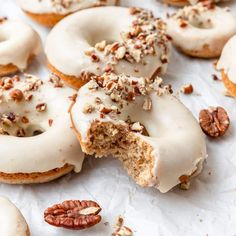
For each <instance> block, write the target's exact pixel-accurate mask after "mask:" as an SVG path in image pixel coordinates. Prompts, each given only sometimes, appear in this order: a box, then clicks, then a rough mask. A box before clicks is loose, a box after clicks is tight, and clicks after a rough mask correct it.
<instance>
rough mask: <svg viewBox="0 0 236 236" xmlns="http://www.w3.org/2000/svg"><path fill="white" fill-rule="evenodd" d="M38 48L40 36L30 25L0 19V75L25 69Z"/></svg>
mask: <svg viewBox="0 0 236 236" xmlns="http://www.w3.org/2000/svg"><path fill="white" fill-rule="evenodd" d="M40 49H41V40H40V37H39V35H38V34H37V33H36V31H34V30H33V29H32V28H31V27H30V26H28V25H26V24H25V23H23V22H20V21H11V20H7V19H6V18H1V19H0V76H4V75H8V74H11V73H15V72H17V71H19V70H21V71H23V70H25V69H26V68H27V66H28V65H29V63H30V62H31V60H32V58H33V57H34V56H35V55H38V54H39V52H40Z"/></svg>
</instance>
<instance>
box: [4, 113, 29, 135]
mask: <svg viewBox="0 0 236 236" xmlns="http://www.w3.org/2000/svg"><path fill="white" fill-rule="evenodd" d="M28 123H29V119H28V118H27V117H26V116H20V115H19V114H17V113H15V112H9V113H4V114H0V134H1V135H13V136H16V137H25V136H26V133H25V129H24V128H23V126H24V125H25V124H28Z"/></svg>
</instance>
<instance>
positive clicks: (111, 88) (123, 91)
mask: <svg viewBox="0 0 236 236" xmlns="http://www.w3.org/2000/svg"><path fill="white" fill-rule="evenodd" d="M89 89H90V90H91V91H94V92H96V91H98V90H102V91H104V92H105V94H106V95H108V96H109V97H110V100H111V103H110V104H109V105H107V103H106V102H104V101H103V100H102V98H101V97H96V98H95V101H94V102H93V103H92V104H86V105H85V107H84V108H83V112H84V113H85V114H89V113H93V112H95V111H99V112H100V118H105V117H106V115H109V116H110V117H113V118H116V115H119V114H121V110H122V109H123V108H124V106H126V105H127V104H128V103H130V102H134V101H135V100H136V98H137V97H139V96H142V97H143V99H144V102H143V104H142V109H143V110H145V111H150V110H151V109H152V100H151V98H150V92H151V91H154V92H156V94H157V96H161V95H163V94H166V93H170V92H171V88H170V87H169V86H163V85H162V80H161V79H154V80H150V79H147V78H139V79H137V78H133V77H129V76H125V75H115V74H110V73H109V74H104V75H103V76H100V77H93V80H91V81H90V82H89ZM130 127H131V130H135V131H141V130H142V129H143V128H142V127H141V125H138V124H132V125H131V126H130Z"/></svg>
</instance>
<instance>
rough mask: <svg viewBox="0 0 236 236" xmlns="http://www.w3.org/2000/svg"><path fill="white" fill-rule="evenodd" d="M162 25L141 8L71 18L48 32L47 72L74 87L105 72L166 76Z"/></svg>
mask: <svg viewBox="0 0 236 236" xmlns="http://www.w3.org/2000/svg"><path fill="white" fill-rule="evenodd" d="M165 28H166V25H165V23H164V22H163V21H162V20H161V19H156V18H154V17H153V15H152V13H151V12H150V11H147V10H143V9H140V8H124V7H100V8H92V9H86V10H83V11H80V12H77V13H75V14H72V15H70V16H68V17H67V18H65V19H64V20H62V21H61V22H60V23H58V24H57V25H56V26H55V27H54V28H53V29H52V31H51V32H50V34H49V36H48V38H47V41H46V46H45V51H46V55H47V59H48V64H49V68H50V69H51V71H52V72H53V73H55V74H56V75H58V76H59V77H60V78H61V79H63V80H65V81H66V83H67V84H69V85H70V86H72V87H75V88H79V87H81V86H82V85H83V84H85V83H86V82H87V81H89V79H90V77H91V76H92V75H101V74H103V73H104V72H115V73H117V74H119V73H125V74H129V75H136V76H147V77H152V76H154V75H159V74H163V73H165V71H166V68H167V64H168V61H169V54H170V38H169V37H168V36H167V35H166V32H165Z"/></svg>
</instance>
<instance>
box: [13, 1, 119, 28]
mask: <svg viewBox="0 0 236 236" xmlns="http://www.w3.org/2000/svg"><path fill="white" fill-rule="evenodd" d="M118 1H119V0H79V1H78V0H40V1H39V0H17V3H18V4H19V6H20V7H21V8H22V10H23V11H24V12H25V13H26V14H27V15H28V16H30V17H31V18H32V19H34V20H35V21H37V22H38V23H40V24H43V25H45V26H48V27H51V26H53V25H55V24H56V23H57V22H58V21H60V20H61V19H63V18H64V17H65V16H67V15H69V14H71V13H73V12H75V11H79V10H82V9H85V8H90V7H98V6H110V5H116V4H118Z"/></svg>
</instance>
